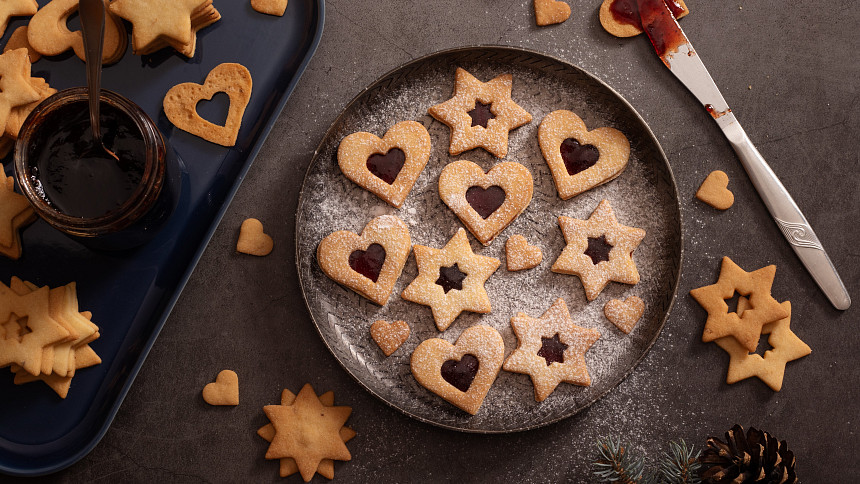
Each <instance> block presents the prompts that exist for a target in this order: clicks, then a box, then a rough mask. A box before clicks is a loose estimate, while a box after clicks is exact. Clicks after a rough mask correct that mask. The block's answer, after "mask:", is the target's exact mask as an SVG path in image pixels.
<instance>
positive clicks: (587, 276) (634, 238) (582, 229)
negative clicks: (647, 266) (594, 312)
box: [552, 200, 645, 301]
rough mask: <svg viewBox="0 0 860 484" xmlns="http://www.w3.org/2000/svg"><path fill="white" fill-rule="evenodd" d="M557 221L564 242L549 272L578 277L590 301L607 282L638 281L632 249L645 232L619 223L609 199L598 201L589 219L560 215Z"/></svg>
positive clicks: (636, 245) (637, 245)
mask: <svg viewBox="0 0 860 484" xmlns="http://www.w3.org/2000/svg"><path fill="white" fill-rule="evenodd" d="M558 224H559V226H560V227H561V231H562V232H563V233H564V240H565V242H566V243H567V245H566V246H565V248H564V250H563V251H562V253H561V255H559V256H558V259H556V261H555V263H554V264H553V265H552V271H553V272H558V273H561V274H570V275H575V276H579V279H580V280H581V281H582V287H583V288H585V297H586V298H588V300H589V301H593V300H594V299H595V298H596V297H597V295H598V294H600V292H601V291H603V288H605V287H606V285H607V284H609V282H610V281H615V282H621V283H624V284H637V283H638V282H639V271H638V270H637V269H636V263H635V262H633V251H634V250H636V248H637V247H639V243H640V242H642V239H643V238H645V231H644V230H642V229H640V228H636V227H628V226H626V225H621V224H620V223H618V219H616V218H615V212H613V211H612V206H611V205H610V204H609V200H603V201H601V202H600V204H599V205H597V208H596V209H594V212H592V213H591V216H589V217H588V220H579V219H575V218H571V217H564V216H561V217H559V218H558Z"/></svg>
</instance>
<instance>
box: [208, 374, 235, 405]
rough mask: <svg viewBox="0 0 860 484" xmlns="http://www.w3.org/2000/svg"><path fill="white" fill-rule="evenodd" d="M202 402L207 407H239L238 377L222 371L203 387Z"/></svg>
mask: <svg viewBox="0 0 860 484" xmlns="http://www.w3.org/2000/svg"><path fill="white" fill-rule="evenodd" d="M203 400H206V403H208V404H209V405H239V375H237V374H236V372H235V371H233V370H222V371H221V373H218V376H217V377H215V381H214V382H212V383H209V384H207V385H206V386H205V387H203Z"/></svg>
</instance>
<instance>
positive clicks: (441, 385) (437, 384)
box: [410, 325, 505, 415]
mask: <svg viewBox="0 0 860 484" xmlns="http://www.w3.org/2000/svg"><path fill="white" fill-rule="evenodd" d="M504 357H505V342H504V341H503V340H502V337H501V335H499V332H498V331H496V330H495V329H493V328H491V327H489V326H485V325H478V326H472V327H470V328H469V329H467V330H466V331H463V334H461V335H460V337H459V338H458V339H457V343H456V344H453V345H452V344H451V343H449V342H448V341H445V340H444V339H441V338H431V339H428V340H425V341H423V342H422V343H421V344H420V345H418V347H417V348H415V351H414V352H412V360H411V363H410V365H411V368H412V375H413V376H414V377H415V379H416V380H417V381H418V383H420V384H421V386H423V387H424V388H426V389H428V390H430V391H431V392H433V393H435V394H436V395H439V396H440V397H442V398H443V399H445V400H446V401H447V402H448V403H450V404H452V405H455V406H457V407H459V408H460V409H462V410H464V411H466V412H468V413H470V414H472V415H475V414H476V413H478V409H480V408H481V404H482V403H483V402H484V397H486V396H487V392H489V391H490V386H492V385H493V382H494V381H496V376H498V374H499V370H500V369H501V367H502V362H503V360H504Z"/></svg>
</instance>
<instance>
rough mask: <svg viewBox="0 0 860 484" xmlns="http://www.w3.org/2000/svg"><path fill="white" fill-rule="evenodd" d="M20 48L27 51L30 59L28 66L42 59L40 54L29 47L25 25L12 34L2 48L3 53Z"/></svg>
mask: <svg viewBox="0 0 860 484" xmlns="http://www.w3.org/2000/svg"><path fill="white" fill-rule="evenodd" d="M22 48H23V49H27V57H29V58H30V64H33V63H35V62H36V61H37V60H39V59H41V58H42V54H40V53H39V52H38V51H37V50H36V49H34V48H33V46H32V45H30V41H29V40H27V26H26V25H22V26H20V27H18V28H17V29H15V31H14V32H12V35H10V36H9V40H7V41H6V45H5V46H3V52H8V51H10V50H15V49H22Z"/></svg>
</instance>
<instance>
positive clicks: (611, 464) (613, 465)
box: [591, 437, 645, 484]
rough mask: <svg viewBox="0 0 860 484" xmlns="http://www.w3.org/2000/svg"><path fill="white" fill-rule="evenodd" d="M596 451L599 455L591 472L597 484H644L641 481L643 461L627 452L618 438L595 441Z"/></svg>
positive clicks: (643, 467)
mask: <svg viewBox="0 0 860 484" xmlns="http://www.w3.org/2000/svg"><path fill="white" fill-rule="evenodd" d="M597 451H598V454H599V455H598V458H597V459H596V460H595V461H594V462H593V463H592V466H591V467H592V469H591V470H592V473H593V474H594V477H595V478H597V480H598V482H612V483H618V484H645V483H644V482H643V481H642V474H643V471H644V469H645V459H643V458H642V457H637V456H635V455H633V454H631V453H630V452H627V449H626V448H625V447H624V446H622V445H621V439H620V438H613V437H605V438H599V439H597Z"/></svg>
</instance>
